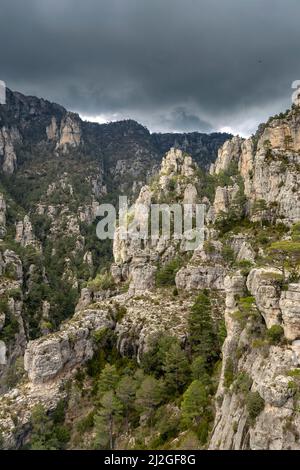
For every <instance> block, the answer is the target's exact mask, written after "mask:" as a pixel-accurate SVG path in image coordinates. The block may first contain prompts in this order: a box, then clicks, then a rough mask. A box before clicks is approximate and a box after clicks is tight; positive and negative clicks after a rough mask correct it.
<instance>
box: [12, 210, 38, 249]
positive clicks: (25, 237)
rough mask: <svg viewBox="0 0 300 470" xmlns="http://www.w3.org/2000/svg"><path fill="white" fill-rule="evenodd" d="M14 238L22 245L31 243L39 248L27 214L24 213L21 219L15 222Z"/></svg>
mask: <svg viewBox="0 0 300 470" xmlns="http://www.w3.org/2000/svg"><path fill="white" fill-rule="evenodd" d="M15 240H16V242H17V243H20V244H21V245H22V246H30V245H31V246H33V247H35V248H37V249H39V248H40V245H39V243H38V241H37V240H36V238H35V236H34V233H33V229H32V224H31V221H30V219H29V217H28V215H25V217H24V219H23V220H20V221H19V222H17V224H16V237H15Z"/></svg>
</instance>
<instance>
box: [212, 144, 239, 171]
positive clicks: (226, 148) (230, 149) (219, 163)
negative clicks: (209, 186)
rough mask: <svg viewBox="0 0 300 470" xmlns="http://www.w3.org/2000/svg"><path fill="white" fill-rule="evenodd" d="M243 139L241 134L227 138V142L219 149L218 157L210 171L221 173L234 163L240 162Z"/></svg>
mask: <svg viewBox="0 0 300 470" xmlns="http://www.w3.org/2000/svg"><path fill="white" fill-rule="evenodd" d="M242 143H243V139H242V138H241V137H239V136H235V137H233V138H232V139H231V140H227V142H225V144H224V145H223V146H222V147H221V148H220V149H219V150H218V158H217V160H216V162H215V163H214V164H212V165H211V168H210V172H211V173H212V174H219V173H220V172H221V171H227V170H228V168H229V166H230V165H231V164H232V163H236V164H238V162H239V158H240V152H241V146H242Z"/></svg>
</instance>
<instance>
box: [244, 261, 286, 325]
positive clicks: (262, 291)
mask: <svg viewBox="0 0 300 470" xmlns="http://www.w3.org/2000/svg"><path fill="white" fill-rule="evenodd" d="M280 280H282V273H281V271H280V270H279V269H274V268H255V269H252V270H251V272H250V274H249V276H248V278H247V288H248V290H249V291H250V292H251V294H252V295H253V296H254V297H255V301H256V305H257V307H258V309H259V310H260V312H261V314H262V315H263V317H264V320H265V322H266V325H267V327H268V328H270V327H271V326H273V325H278V324H280V323H281V310H280V307H279V299H280V294H281V291H280V286H279V285H278V282H279V281H280Z"/></svg>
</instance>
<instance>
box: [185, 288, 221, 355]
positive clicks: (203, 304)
mask: <svg viewBox="0 0 300 470" xmlns="http://www.w3.org/2000/svg"><path fill="white" fill-rule="evenodd" d="M211 314H212V308H211V302H210V299H209V297H208V295H207V294H206V293H205V292H202V293H201V294H199V295H198V297H197V298H196V301H195V303H194V305H193V306H192V309H191V313H190V316H189V321H188V327H189V342H190V346H191V352H192V353H194V354H197V355H199V356H202V357H203V359H204V360H205V362H206V363H210V362H211V361H213V360H214V359H216V357H217V355H218V352H217V351H218V347H217V336H216V333H215V331H214V325H213V321H212V316H211Z"/></svg>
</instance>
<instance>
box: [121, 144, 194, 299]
mask: <svg viewBox="0 0 300 470" xmlns="http://www.w3.org/2000/svg"><path fill="white" fill-rule="evenodd" d="M196 183H197V176H196V165H195V163H194V162H193V160H192V158H191V157H190V156H189V155H187V154H185V153H184V152H182V151H181V150H179V149H175V148H172V149H171V150H170V151H169V152H168V153H167V154H166V156H165V157H164V159H163V160H162V164H161V169H160V172H159V175H158V179H157V181H156V182H155V183H154V184H153V185H151V186H144V187H142V189H141V191H140V194H139V196H138V198H137V200H136V203H135V204H134V206H132V207H131V208H130V209H129V211H128V213H127V214H126V217H125V218H126V219H127V224H128V237H127V239H124V237H122V232H121V229H120V228H118V229H117V231H116V233H115V237H114V242H113V254H114V259H115V265H113V266H112V275H113V276H114V278H115V280H116V281H117V282H119V281H120V280H126V279H127V278H129V279H130V280H131V284H130V289H131V290H132V291H139V290H140V291H142V290H143V289H146V290H148V289H152V288H153V287H154V274H155V271H156V268H155V266H154V264H155V263H157V262H160V263H162V264H163V263H165V262H167V261H169V260H170V259H172V258H174V257H175V256H176V253H177V252H178V250H181V251H182V252H184V251H187V250H186V249H185V240H184V238H183V239H182V240H181V241H180V240H179V241H178V240H177V239H176V238H175V237H172V236H171V237H169V238H168V237H166V238H165V237H164V236H163V235H162V236H157V235H156V237H154V236H151V237H149V236H148V219H150V217H151V215H150V212H149V208H150V205H151V204H158V203H160V202H161V201H162V202H169V203H173V202H174V201H173V199H172V198H173V193H175V194H176V202H179V203H180V202H181V203H189V204H196V202H197V200H198V193H197V189H196ZM125 229H126V227H125ZM134 230H137V231H138V233H146V236H145V239H144V240H141V239H140V238H138V237H134ZM152 235H153V234H152Z"/></svg>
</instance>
